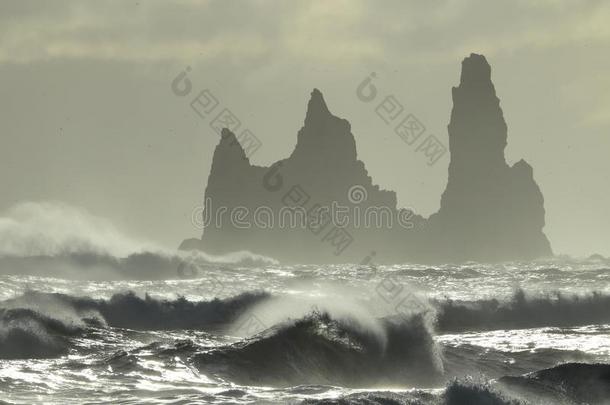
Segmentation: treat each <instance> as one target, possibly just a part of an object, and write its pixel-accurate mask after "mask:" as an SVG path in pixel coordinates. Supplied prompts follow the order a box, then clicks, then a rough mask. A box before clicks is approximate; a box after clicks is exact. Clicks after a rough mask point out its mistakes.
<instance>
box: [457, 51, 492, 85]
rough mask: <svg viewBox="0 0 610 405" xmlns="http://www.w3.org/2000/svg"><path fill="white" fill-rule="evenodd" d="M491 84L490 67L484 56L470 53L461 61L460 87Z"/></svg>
mask: <svg viewBox="0 0 610 405" xmlns="http://www.w3.org/2000/svg"><path fill="white" fill-rule="evenodd" d="M482 82H483V83H486V82H491V67H490V66H489V63H487V59H485V56H483V55H478V54H476V53H471V54H470V56H468V57H467V58H465V59H464V60H463V61H462V76H461V77H460V87H462V86H464V85H467V86H469V85H472V84H477V83H482Z"/></svg>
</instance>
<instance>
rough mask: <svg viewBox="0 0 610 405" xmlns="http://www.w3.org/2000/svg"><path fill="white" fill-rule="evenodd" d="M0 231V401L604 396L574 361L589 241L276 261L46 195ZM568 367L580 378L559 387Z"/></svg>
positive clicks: (562, 399)
mask: <svg viewBox="0 0 610 405" xmlns="http://www.w3.org/2000/svg"><path fill="white" fill-rule="evenodd" d="M0 238H1V239H2V240H7V241H8V240H10V241H11V243H10V244H9V243H6V244H3V245H2V246H3V251H2V254H1V257H0V264H1V267H0V273H1V274H2V275H0V287H1V288H0V299H1V300H2V301H1V302H0V331H1V333H0V343H1V344H0V347H1V349H0V364H1V367H0V393H1V395H2V398H3V399H4V400H8V401H9V402H16V403H31V402H36V401H37V400H36V398H38V397H39V396H41V395H42V396H47V397H51V396H52V397H53V398H54V401H56V402H58V403H59V402H60V403H80V402H82V399H83V398H88V399H89V400H91V401H94V402H105V401H113V400H116V399H120V400H122V401H124V402H126V403H139V402H141V401H147V402H155V403H173V402H175V401H179V402H180V401H183V402H189V401H191V402H201V403H225V402H233V403H244V404H245V403H278V404H281V403H299V402H302V401H309V402H307V403H318V402H319V403H335V402H333V401H337V400H338V398H344V400H345V401H348V403H351V401H353V402H354V403H360V402H358V401H369V402H368V403H384V402H383V401H397V403H409V401H416V402H415V403H424V404H428V403H430V404H437V403H438V404H440V403H447V404H453V403H455V404H458V403H475V404H476V403H486V402H476V401H487V400H493V401H496V402H493V403H511V402H510V401H517V400H518V401H525V402H524V403H549V404H551V403H553V404H554V403H566V404H571V403H579V401H580V402H586V401H589V402H588V403H604V401H605V399H604V398H606V397H605V396H604V395H605V393H606V391H605V390H607V381H606V380H605V379H604V378H605V377H598V376H603V375H605V374H604V372H605V371H603V370H602V369H594V368H587V366H586V364H595V363H606V362H608V360H609V356H610V349H609V346H608V345H609V342H610V316H609V315H608V314H610V311H608V308H609V305H610V287H609V286H610V283H609V281H610V280H609V278H610V272H608V271H607V270H608V265H609V263H608V260H607V259H605V258H603V257H593V258H590V259H571V258H567V257H563V258H556V259H552V260H545V261H533V262H521V263H520V262H508V263H502V264H495V265H487V264H479V263H474V262H472V263H466V264H460V265H442V266H423V265H417V264H401V265H391V266H377V265H374V264H367V265H326V266H324V265H291V266H288V265H282V264H280V263H278V262H277V261H275V260H273V259H272V258H264V257H260V256H257V255H254V254H251V253H248V252H237V253H234V254H230V255H226V256H223V257H218V256H211V255H206V254H205V253H203V252H201V253H197V254H193V253H184V252H177V251H171V250H169V249H163V248H160V247H159V246H157V245H155V244H153V243H149V242H145V241H140V240H137V239H136V238H131V237H128V236H126V235H124V234H123V233H121V231H120V230H118V229H117V228H116V227H115V226H113V224H112V223H111V222H110V221H107V220H105V219H104V218H100V217H96V216H94V215H91V214H88V213H86V212H84V211H83V210H80V209H77V208H74V207H69V206H66V205H63V204H60V203H24V204H20V205H17V206H15V207H14V208H12V209H11V210H9V211H8V212H6V213H4V215H3V216H2V218H1V219H0ZM101 268H103V269H104V271H101V270H100V269H101ZM15 269H18V271H15ZM108 269H111V270H112V271H108ZM91 276H94V277H91ZM563 363H570V364H572V366H570V367H571V368H570V371H569V372H564V371H563V370H562V369H557V371H556V372H552V371H548V372H541V374H538V375H537V377H536V378H535V379H534V380H530V379H528V378H530V377H523V378H522V377H518V376H521V375H524V374H526V373H531V372H539V371H540V370H543V369H551V370H552V369H553V367H556V366H558V365H560V364H563ZM599 367H603V366H601V365H600V366H599ZM551 373H555V374H552V375H560V376H561V377H553V378H551V377H550V376H551ZM471 376H477V377H476V379H474V380H473V379H472V378H471ZM506 376H513V377H511V378H512V379H510V378H508V377H506ZM505 377H506V378H505ZM519 378H522V379H519ZM557 378H560V379H559V380H558V379H557ZM584 378H587V379H589V380H590V381H591V382H590V384H591V387H593V388H592V389H591V390H589V391H587V392H584V391H582V390H581V391H577V390H576V391H569V392H566V391H565V390H564V389H563V388H562V387H565V386H566V385H569V384H574V386H575V387H578V386H579V384H580V383H579V382H578V381H579V380H578V379H581V380H582V379H584ZM599 378H601V379H599ZM598 379H599V380H598ZM542 381H545V382H544V384H545V385H544V386H545V387H546V388H545V389H544V390H543V389H541V388H540V387H539V385H538V384H542ZM549 387H550V388H549ZM401 401H402V402H401ZM460 401H462V402H460ZM463 401H466V402H463ZM498 401H499V402H498ZM528 401H529V402H528Z"/></svg>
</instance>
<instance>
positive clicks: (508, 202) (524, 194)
mask: <svg viewBox="0 0 610 405" xmlns="http://www.w3.org/2000/svg"><path fill="white" fill-rule="evenodd" d="M452 96H453V110H452V112H451V121H450V122H449V126H448V131H449V150H450V153H451V161H450V163H449V174H448V176H449V177H448V183H447V188H446V189H445V192H444V193H443V195H442V198H441V207H440V210H439V212H438V213H437V214H435V215H433V216H432V217H431V218H430V219H429V224H428V227H429V229H430V231H431V232H430V236H431V237H432V240H430V242H431V243H433V244H434V245H435V246H436V255H437V259H438V260H440V261H452V262H454V261H458V262H459V261H466V260H475V261H484V262H489V261H491V262H496V261H503V260H516V259H533V258H537V257H543V256H550V255H551V254H552V252H551V247H550V244H549V241H548V240H547V238H546V236H545V235H544V233H543V231H542V229H543V227H544V224H545V211H544V198H543V196H542V193H541V192H540V189H539V187H538V185H537V184H536V182H535V181H534V178H533V170H532V167H531V166H530V165H529V164H528V163H527V162H525V161H524V160H520V161H518V162H517V163H515V164H514V165H513V166H509V165H508V164H507V163H506V160H505V158H504V149H505V148H506V144H507V126H506V122H505V121H504V116H503V113H502V109H501V108H500V100H499V99H498V97H497V96H496V91H495V88H494V85H493V83H492V81H491V67H490V66H489V64H488V63H487V60H486V59H485V57H484V56H482V55H476V54H471V55H470V56H469V57H467V58H466V59H464V61H463V62H462V74H461V78H460V85H459V86H458V87H454V88H453V91H452ZM430 254H434V252H430Z"/></svg>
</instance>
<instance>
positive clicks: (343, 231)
mask: <svg viewBox="0 0 610 405" xmlns="http://www.w3.org/2000/svg"><path fill="white" fill-rule="evenodd" d="M453 101H454V108H453V111H452V114H451V122H450V124H449V143H450V152H451V163H450V165H449V179H448V184H447V189H446V190H445V192H444V193H443V196H442V200H441V208H440V210H439V212H438V213H436V214H434V215H432V216H431V217H430V218H429V219H428V220H426V219H424V218H422V217H420V216H418V215H414V214H413V213H411V212H409V211H406V210H404V209H398V208H397V207H396V195H395V193H394V192H393V191H385V190H381V189H380V188H379V186H377V185H375V184H374V183H373V181H372V179H371V177H370V176H368V173H367V171H366V168H365V166H364V164H363V163H362V162H361V161H360V160H358V158H357V152H356V144H355V140H354V137H353V135H352V133H351V128H350V124H349V122H348V121H346V120H344V119H340V118H338V117H335V116H334V115H332V114H331V113H330V111H329V110H328V108H327V106H326V103H325V101H324V99H323V97H322V94H321V93H320V92H319V91H318V90H317V89H315V90H314V91H313V92H312V94H311V99H310V100H309V104H308V107H307V115H306V117H305V123H304V126H303V128H302V129H301V130H300V131H299V133H298V137H297V144H296V147H295V149H294V151H293V152H292V154H291V155H290V157H288V158H287V159H284V160H280V161H278V162H276V163H275V164H273V165H272V166H270V167H260V166H253V165H251V164H250V161H249V159H248V158H247V157H246V154H245V152H244V150H243V149H242V147H241V146H240V144H239V141H238V140H237V139H236V137H235V135H234V134H232V133H231V132H230V131H228V130H226V129H225V130H223V132H222V137H221V140H220V143H219V145H218V146H217V148H216V150H215V152H214V158H213V162H212V168H211V171H210V176H209V178H208V184H207V188H206V191H205V206H206V208H205V210H204V218H205V219H204V226H205V230H204V233H203V237H202V239H201V240H199V239H190V240H186V241H184V242H183V243H182V245H181V248H182V249H202V250H205V251H206V252H208V253H212V254H223V253H228V252H232V251H238V250H249V251H252V252H255V253H259V254H263V255H268V256H272V257H274V258H277V259H279V260H280V261H284V262H290V263H346V262H351V263H360V262H363V261H367V260H368V259H367V258H366V257H367V256H368V255H369V254H370V253H371V252H373V251H374V252H375V254H376V256H375V258H374V259H373V260H374V261H376V262H387V263H392V262H394V263H396V262H404V261H416V262H458V261H466V260H474V261H499V260H512V259H531V258H535V257H540V256H547V255H550V254H551V249H550V245H549V242H548V240H547V239H546V237H545V235H544V234H543V232H542V228H543V227H544V207H543V198H542V194H541V192H540V190H539V189H538V186H537V185H536V183H535V182H534V180H533V176H532V168H531V167H530V166H529V165H528V164H527V163H525V162H524V161H520V162H518V163H517V164H515V165H514V166H512V167H510V166H508V165H507V164H506V161H505V158H504V148H505V147H506V138H507V128H506V123H505V122H504V118H503V115H502V110H501V109H500V106H499V100H498V98H497V97H496V94H495V89H494V87H493V84H492V82H491V69H490V67H489V65H488V64H487V61H486V60H485V58H484V57H483V56H480V55H474V54H473V55H471V56H470V57H468V58H466V59H465V60H464V62H463V66H462V77H461V81H460V85H459V86H458V87H457V88H454V89H453ZM320 207H325V208H321V209H320ZM333 207H334V208H333ZM341 207H343V208H347V209H348V211H347V213H345V210H343V208H341ZM335 208H336V209H335ZM339 211H342V212H343V213H344V214H339V213H338V212H339ZM389 225H391V226H389Z"/></svg>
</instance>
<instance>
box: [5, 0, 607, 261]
mask: <svg viewBox="0 0 610 405" xmlns="http://www.w3.org/2000/svg"><path fill="white" fill-rule="evenodd" d="M608 21H610V2H608V1H582V0H578V1H576V0H574V1H551V0H535V1H533V0H527V1H526V0H522V1H521V0H517V1H515V0H510V1H488V0H447V1H442V0H433V1H417V2H416V1H413V2H407V1H402V0H401V1H373V0H371V1H356V0H352V1H337V0H331V1H329V0H326V1H255V0H251V1H201V2H200V1H173V2H171V3H170V2H165V1H158V2H157V1H144V0H139V1H130V2H128V1H89V2H83V1H24V0H14V1H2V2H1V3H0V92H1V94H2V95H3V97H2V98H1V99H0V140H1V142H0V184H1V190H2V192H1V194H0V211H5V210H7V209H8V208H9V207H11V206H13V205H14V204H17V203H19V202H23V201H49V200H51V201H61V202H64V203H66V204H70V205H74V206H77V207H83V208H85V209H87V210H88V211H89V212H91V213H93V214H96V215H99V216H102V217H106V218H109V219H110V220H111V221H113V222H114V223H115V224H116V225H117V226H119V227H120V228H122V229H125V230H126V231H128V232H129V233H130V234H132V235H135V236H141V237H146V238H147V239H153V240H156V241H159V242H160V243H163V244H165V245H167V246H168V247H175V246H177V245H178V244H179V243H180V241H181V240H182V239H184V238H186V237H192V236H196V235H198V234H199V233H200V231H199V230H197V229H195V228H194V227H193V225H192V224H191V221H190V217H191V212H192V211H193V209H194V208H195V207H196V206H197V205H200V204H201V200H202V196H203V191H204V188H205V183H206V181H207V175H208V171H209V168H210V164H211V157H212V152H213V150H214V147H215V145H216V143H217V141H218V136H217V135H216V134H215V133H214V132H213V131H212V129H211V128H210V126H209V122H210V119H207V120H203V119H201V118H200V117H199V116H198V115H196V114H195V113H194V112H193V110H192V109H191V108H190V106H189V101H190V100H191V99H192V97H185V98H180V97H177V96H176V95H174V94H173V93H172V91H171V87H170V84H171V81H172V80H173V78H174V77H175V76H176V75H177V74H178V73H180V72H181V71H182V70H183V69H185V68H186V67H187V66H190V67H191V71H190V73H189V77H190V79H191V81H192V83H193V88H194V90H193V91H194V92H199V91H200V90H203V89H206V88H207V89H209V90H210V91H211V92H212V93H213V94H214V95H215V96H216V97H217V98H218V100H219V101H220V105H221V106H223V107H227V108H229V109H230V110H231V111H233V113H234V114H235V115H236V116H237V117H238V118H239V119H240V120H241V122H242V128H246V127H247V128H248V129H250V130H251V131H252V132H253V133H255V134H256V136H257V137H258V138H259V139H260V140H261V141H262V142H263V145H262V147H261V148H260V149H259V150H258V151H257V152H256V154H255V155H254V156H253V158H252V161H253V163H255V164H261V165H264V164H265V165H266V164H269V163H271V162H273V161H275V160H277V159H279V158H283V157H285V156H287V155H288V154H289V153H290V152H291V150H292V148H293V147H294V145H295V142H296V133H297V131H298V130H299V129H300V128H301V126H302V124H303V119H304V116H305V108H306V103H307V100H308V99H309V95H310V93H311V90H312V89H313V88H314V87H316V88H319V89H320V90H321V91H322V92H323V94H324V96H325V99H326V102H327V104H328V106H329V108H330V110H331V111H332V112H333V113H334V114H335V115H338V116H340V117H343V118H346V119H348V120H349V121H350V122H351V125H352V132H353V134H354V136H355V137H356V142H357V146H358V154H359V158H360V159H361V160H363V161H364V162H365V164H366V167H367V168H368V170H369V174H370V175H371V176H372V177H373V179H374V180H375V181H376V182H377V183H378V184H379V185H380V186H381V187H382V188H386V189H392V190H395V191H396V192H397V194H398V198H399V203H400V205H402V206H411V207H413V208H414V209H415V210H416V211H417V212H419V213H422V214H424V215H429V214H431V213H432V212H434V211H436V210H437V209H438V205H439V199H440V194H441V193H442V191H443V189H444V187H445V184H446V181H447V180H446V177H447V164H448V159H447V157H445V158H443V159H441V160H440V161H439V162H438V163H437V164H436V165H435V166H433V167H429V166H428V165H427V164H426V162H425V160H424V157H423V155H420V154H417V153H415V151H414V149H413V148H412V147H409V146H408V145H406V144H405V143H403V142H402V141H401V139H400V138H399V137H398V136H396V135H395V134H394V132H393V131H392V128H391V127H389V126H387V125H386V124H385V123H384V122H383V121H382V120H381V119H380V118H379V117H378V116H377V115H376V114H375V112H374V106H373V105H371V104H366V103H363V102H361V101H360V100H359V99H358V98H357V97H356V93H355V90H356V87H357V86H358V84H359V83H360V82H361V81H362V80H363V79H364V77H365V76H367V75H368V74H370V73H371V72H375V73H376V75H377V78H376V83H375V84H376V85H377V88H378V89H379V92H380V94H381V95H382V96H385V95H386V94H393V95H394V96H395V97H396V98H397V99H398V100H399V101H400V102H401V103H402V104H403V105H404V107H405V109H406V110H407V111H409V112H411V113H413V114H414V115H416V116H417V117H418V118H419V119H420V121H422V122H423V123H424V125H425V126H426V127H427V130H428V132H429V133H433V134H435V135H436V136H437V137H438V138H439V139H440V140H442V141H443V142H445V143H447V124H448V122H449V114H450V111H451V87H452V86H456V85H457V84H458V82H459V74H460V64H461V61H462V59H463V58H464V57H465V56H467V55H469V54H470V53H471V52H474V53H482V54H484V55H485V56H486V57H487V59H488V61H489V63H490V64H491V66H492V79H493V81H494V83H495V86H496V91H497V93H498V96H499V97H500V100H501V107H502V108H503V110H504V116H505V119H506V121H507V124H508V131H509V132H508V147H507V149H506V155H507V160H508V161H509V163H511V164H512V163H513V162H516V161H517V160H519V159H520V158H525V159H526V160H527V161H528V162H529V163H530V164H531V165H532V166H533V167H534V177H535V179H536V181H537V182H538V184H539V185H540V188H541V189H542V192H543V194H544V197H545V206H546V212H547V215H546V221H547V226H546V228H545V231H546V233H547V235H548V236H549V238H550V240H551V243H552V245H553V248H554V250H555V252H556V253H569V254H573V255H585V254H590V253H594V252H600V253H603V254H606V255H610V243H609V241H610V181H609V178H608V173H609V172H610V159H608V154H609V151H610V138H609V135H610V132H609V129H610V75H609V74H608V72H610V24H608ZM195 95H196V94H195ZM499 231H501V230H499Z"/></svg>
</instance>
